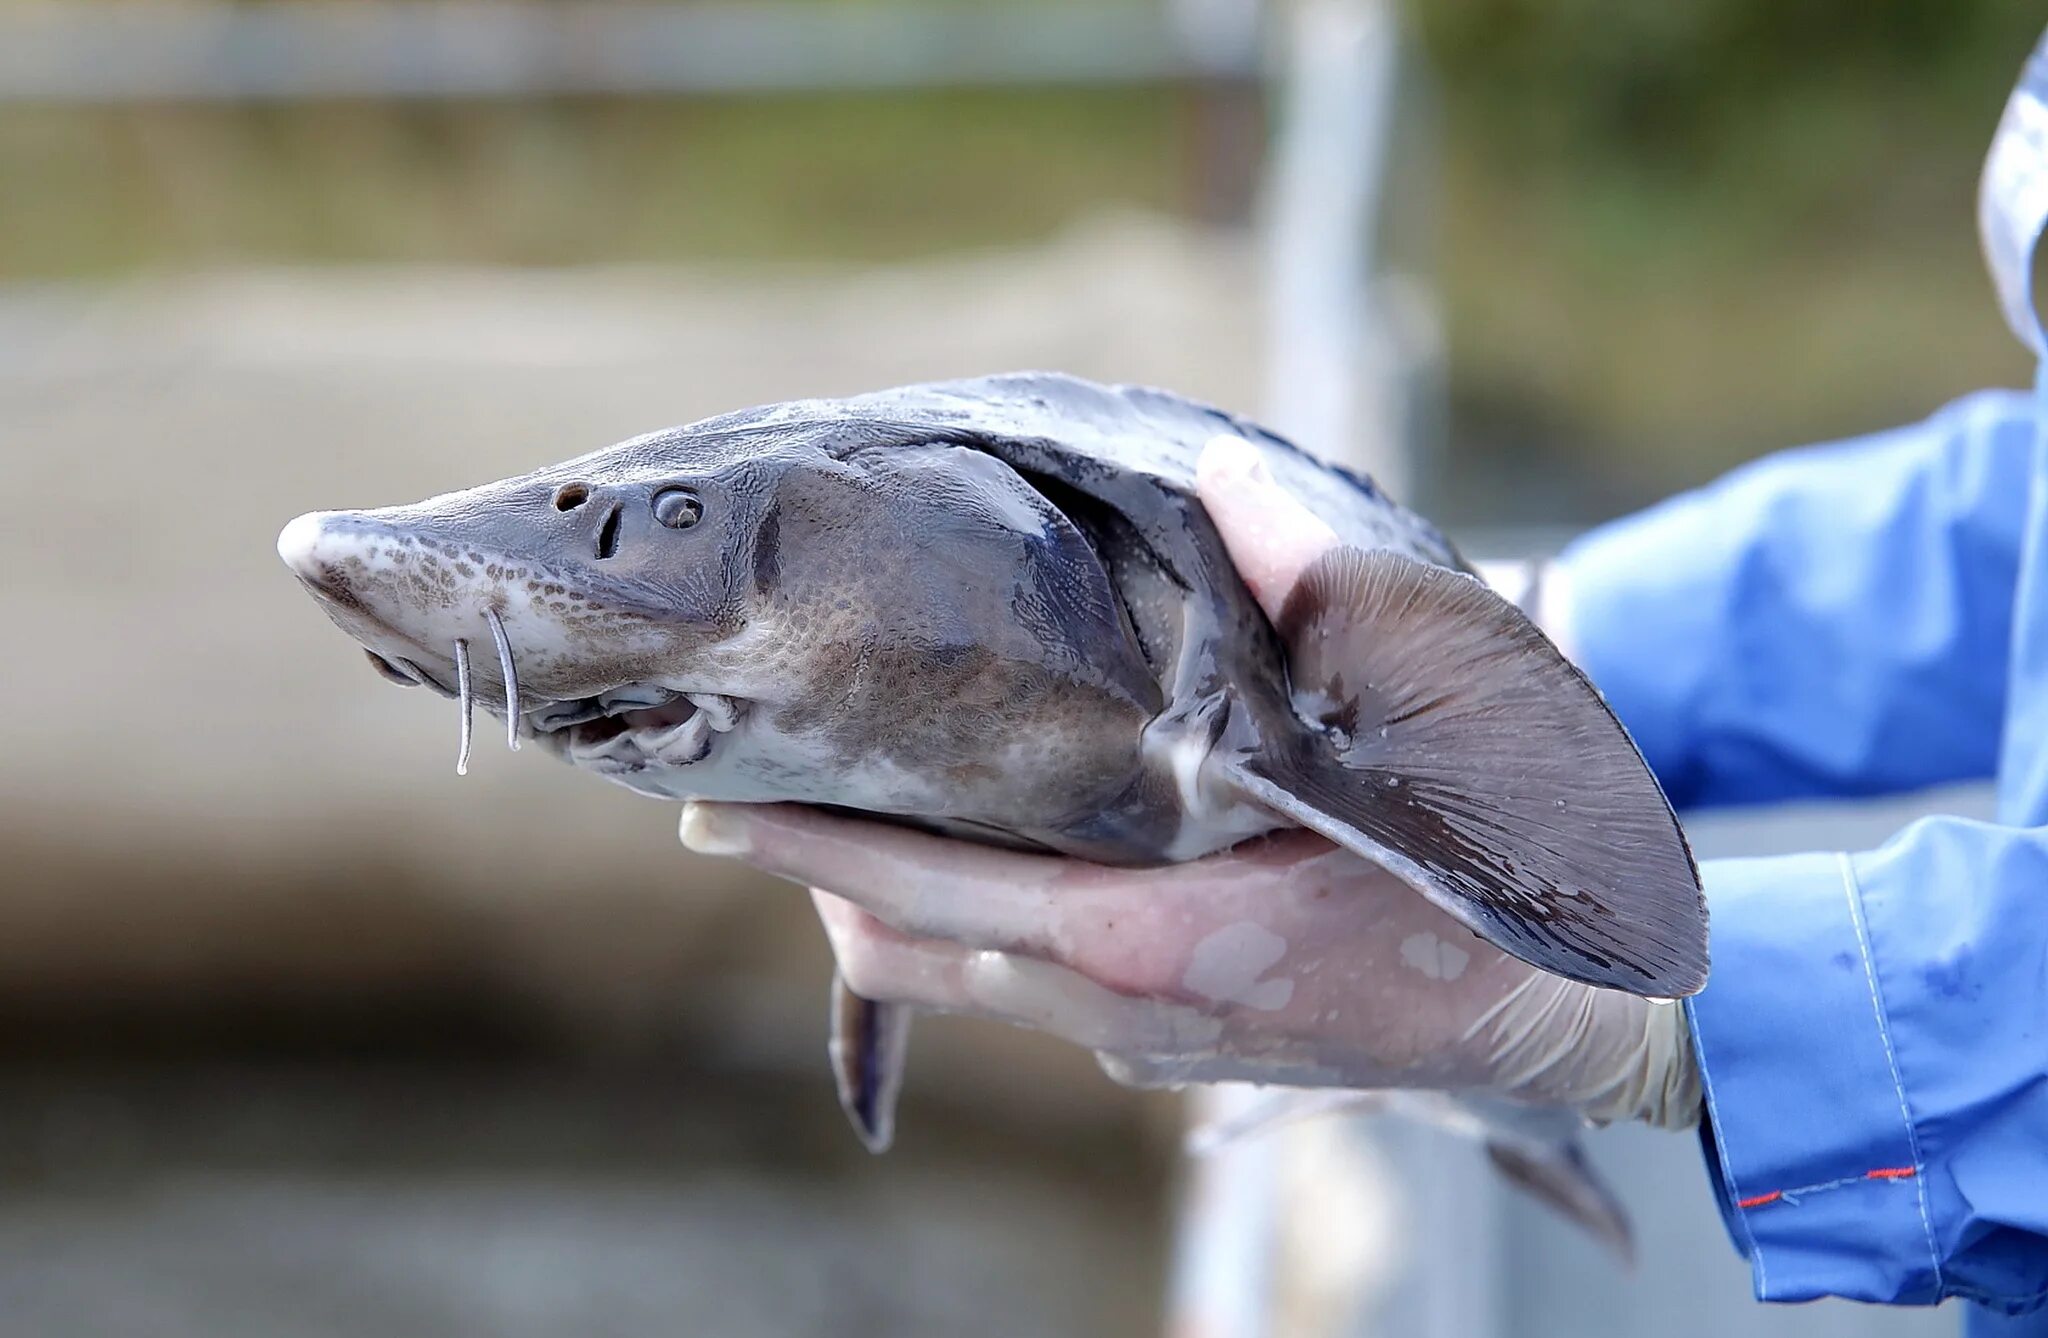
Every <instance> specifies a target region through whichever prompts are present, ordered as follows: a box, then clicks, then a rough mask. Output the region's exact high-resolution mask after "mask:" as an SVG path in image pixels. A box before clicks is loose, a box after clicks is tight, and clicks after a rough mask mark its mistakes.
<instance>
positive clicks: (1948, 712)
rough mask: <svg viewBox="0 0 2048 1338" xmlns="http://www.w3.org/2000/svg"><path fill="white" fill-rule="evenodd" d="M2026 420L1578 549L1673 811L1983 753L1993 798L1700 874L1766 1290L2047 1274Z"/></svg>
mask: <svg viewBox="0 0 2048 1338" xmlns="http://www.w3.org/2000/svg"><path fill="white" fill-rule="evenodd" d="M2039 421H2040V420H2039V416H2038V415H2037V413H2036V410H2035V405H2034V401H2033V397H2032V396H2029V395H2024V394H2010V393H1990V394H1984V395H1979V396H1975V397H1972V398H1970V399H1967V400H1964V401H1962V402H1960V403H1958V404H1955V405H1952V406H1950V407H1949V408H1947V409H1945V410H1943V411H1942V412H1941V413H1939V414H1937V415H1935V416H1934V417H1933V418H1932V419H1930V420H1928V421H1927V422H1926V423H1923V424H1920V425H1919V426H1916V427H1911V428H1906V429H1903V430H1901V431H1896V432H1890V433H1886V434H1884V435H1882V436H1879V437H1874V438H1870V439H1867V440H1863V441H1855V442H1849V443H1845V444H1841V445H1835V446H1824V447H1818V448H1812V449H1808V450H1805V451H1799V452H1794V453H1790V454H1787V455H1783V456H1778V457H1774V458H1772V459H1768V460H1765V461H1763V462H1761V463H1759V464H1757V465H1754V466H1751V467H1750V468H1748V469H1745V470H1742V471H1740V472H1738V473H1736V474H1734V475H1733V476H1731V477H1729V478H1728V479H1726V480H1724V481H1723V482H1721V483H1719V484H1717V485H1715V486H1714V487H1711V488H1708V489H1706V490H1705V491H1702V492H1699V493H1695V494H1691V495H1688V496H1684V497H1680V498H1678V499H1676V500H1674V501H1671V502H1668V503H1666V504H1664V505H1663V506H1661V507H1658V508H1656V509H1655V510H1652V511H1650V512H1648V513H1646V514H1644V515H1641V516H1637V517H1635V518H1632V519H1630V520H1626V521H1623V522H1621V523H1619V524H1616V525H1612V526H1609V527H1608V528H1606V529H1603V530H1600V531H1597V532H1595V533H1594V534H1592V535H1590V536H1588V537H1587V538H1586V539H1584V540H1582V541H1581V542H1580V543H1578V544H1577V545H1576V546H1574V547H1573V548H1572V549H1571V550H1570V551H1569V552H1568V553H1567V554H1566V556H1565V559H1564V568H1565V572H1566V574H1567V575H1566V579H1567V581H1568V585H1567V587H1566V588H1567V589H1568V590H1569V592H1570V594H1569V605H1568V607H1569V610H1570V615H1569V617H1570V630H1569V633H1568V635H1569V639H1570V640H1571V641H1572V643H1573V645H1574V647H1575V649H1576V651H1577V653H1578V656H1579V658H1580V660H1581V662H1582V663H1583V664H1584V665H1585V667H1586V670H1587V672H1588V674H1589V675H1590V676H1591V677H1592V679H1593V681H1594V682H1595V683H1597V684H1599V685H1600V687H1601V689H1602V690H1603V691H1605V692H1606V694H1607V696H1608V698H1609V700H1610V701H1611V702H1612V703H1613V705H1614V707H1615V710H1616V711H1617V712H1618V713H1619V714H1620V716H1621V718H1622V719H1623V721H1624V722H1626V723H1627V724H1628V726H1629V728H1630V729H1631V731H1633V732H1634V734H1635V736H1636V739H1637V742H1638V743H1640V744H1641V745H1642V748H1643V751H1644V754H1645V756H1647V757H1648V758H1649V761H1650V764H1651V766H1652V767H1654V768H1655V769H1656V771H1657V774H1658V775H1659V777H1661V778H1662V779H1663V781H1664V783H1665V785H1666V787H1667V788H1668V789H1669V791H1670V793H1671V797H1672V800H1673V802H1674V803H1676V804H1678V805H1679V806H1680V807H1681V808H1683V807H1687V806H1699V805H1706V804H1726V803H1743V802H1753V801H1764V800H1775V799H1790V798H1798V797H1812V796H1822V795H1864V794H1875V793H1882V792H1891V791H1901V790H1909V789H1914V788H1918V787H1921V786H1926V785H1930V784H1934V783H1937V782H1942V781H1953V780H1958V779H1963V778H1968V777H1988V776H1992V775H1994V774H1996V775H1997V777H1998V781H1999V798H2000V810H1999V821H1998V822H1997V824H1995V825H1993V824H1987V823H1982V822H1970V821H1964V820H1960V819H1953V818H1930V819H1927V820H1924V821H1921V822H1918V823H1915V824H1914V825H1913V826H1911V827H1909V828H1907V829H1906V830H1905V831H1903V832H1901V833H1899V834H1898V835H1897V836H1896V837H1894V838H1893V839H1892V840H1891V841H1889V842H1887V843H1886V844H1885V845H1884V846H1882V847H1881V848H1879V849H1877V850H1871V851H1859V852H1853V853H1847V854H1836V853H1827V854H1814V855H1801V856H1794V857H1790V858H1774V859H1754V860H1727V861H1717V862H1711V863H1709V864H1708V865H1706V867H1705V869H1704V870H1703V872H1704V874H1705V876H1706V883H1707V893H1708V898H1709V904H1710V907H1711V910H1712V914H1713V942H1712V947H1713V970H1712V974H1711V976H1710V978H1709V981H1708V985H1707V988H1706V990H1705V991H1704V992H1703V993H1702V994H1700V995H1699V996H1698V997H1697V998H1696V999H1694V1000H1693V1001H1692V1003H1691V1014H1692V1022H1693V1027H1694V1037H1695V1041H1696V1042H1697V1048H1698V1056H1699V1061H1700V1065H1701V1068H1702V1071H1703V1073H1704V1075H1705V1079H1706V1089H1707V1098H1708V1108H1709V1117H1708V1126H1709V1129H1710V1131H1711V1141H1710V1144H1709V1161H1710V1163H1711V1165H1712V1167H1713V1170H1714V1176H1715V1181H1716V1184H1717V1186H1718V1189H1719V1192H1720V1197H1721V1202H1722V1207H1723V1210H1724V1212H1725V1213H1726V1214H1727V1217H1728V1223H1729V1230H1730V1232H1731V1234H1732V1235H1733V1236H1734V1238H1735V1241H1736V1244H1737V1247H1738V1248H1740V1249H1741V1250H1742V1251H1743V1253H1744V1254H1746V1255H1747V1256H1748V1257H1749V1260H1750V1262H1751V1265H1752V1267H1753V1270H1754V1273H1755V1282H1756V1291H1757V1295H1758V1296H1759V1297H1761V1298H1763V1299H1765V1300H1773V1301H1795V1300H1805V1299H1809V1298H1812V1297H1816V1296H1822V1295H1836V1296H1849V1297H1857V1298H1860V1299H1863V1300H1871V1301H1902V1302H1913V1301H1919V1302H1932V1301H1935V1300H1938V1299H1940V1298H1943V1297H1947V1296H1966V1297H1970V1298H1972V1299H1974V1300H1979V1301H1983V1302H1985V1303H1986V1304H1989V1305H1993V1306H1998V1307H2005V1308H2024V1307H2031V1306H2033V1305H2036V1304H2038V1303H2039V1302H2040V1301H2041V1300H2042V1299H2043V1295H2044V1291H2048V581H2044V580H2043V579H2041V578H2044V577H2048V547H2044V546H2048V488H2044V486H2043V485H2044V483H2048V461H2044V459H2043V457H2042V451H2043V444H2042V437H2041V433H2040V431H2039ZM2030 575H2031V576H2032V577H2033V579H2029V576H2030Z"/></svg>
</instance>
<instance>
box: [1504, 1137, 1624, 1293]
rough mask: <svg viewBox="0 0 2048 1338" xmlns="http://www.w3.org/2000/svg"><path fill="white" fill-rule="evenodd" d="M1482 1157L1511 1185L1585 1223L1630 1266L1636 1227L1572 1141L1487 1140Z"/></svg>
mask: <svg viewBox="0 0 2048 1338" xmlns="http://www.w3.org/2000/svg"><path fill="white" fill-rule="evenodd" d="M1486 1157H1487V1160H1489V1161H1491V1162H1492V1163H1493V1164H1494V1167H1495V1169H1497V1170H1498V1171H1499V1172H1500V1173H1501V1174H1502V1175H1504V1176H1506V1177H1507V1179H1508V1181H1509V1183H1511V1184H1513V1185H1514V1186H1515V1188H1517V1189H1519V1190H1521V1191H1522V1192H1523V1193H1525V1194H1527V1195H1529V1196H1530V1197H1531V1198H1533V1199H1535V1200H1536V1201H1537V1202H1539V1203H1541V1204H1543V1206H1545V1207H1546V1208H1549V1209H1550V1210H1551V1211H1552V1212H1555V1213H1557V1214H1558V1215H1559V1216H1561V1217H1563V1218H1564V1219H1565V1220H1566V1221H1568V1222H1572V1223H1575V1224H1576V1225H1578V1226H1580V1227H1582V1228H1584V1229H1585V1231H1586V1232H1587V1233H1588V1234H1589V1235H1591V1236H1592V1237H1593V1239H1595V1240H1597V1241H1599V1242H1600V1243H1601V1244H1602V1245H1604V1246H1606V1247H1607V1248H1608V1249H1609V1250H1610V1251H1612V1252H1613V1254H1614V1257H1615V1258H1616V1259H1617V1260H1619V1261H1620V1262H1621V1263H1623V1264H1625V1265H1628V1266H1631V1267H1633V1266H1634V1264H1635V1261H1636V1242H1635V1232H1634V1231H1633V1230H1631V1229H1630V1227H1629V1222H1628V1210H1627V1209H1625V1208H1623V1207H1622V1206H1621V1200H1620V1199H1617V1198H1615V1197H1614V1191H1613V1190H1612V1189H1610V1188H1608V1185H1607V1182H1606V1181H1605V1180H1602V1179H1601V1178H1600V1173H1599V1172H1598V1171H1595V1170H1594V1169H1593V1163H1591V1162H1589V1161H1587V1160H1586V1151H1585V1149H1584V1148H1582V1147H1580V1146H1579V1144H1578V1143H1577V1142H1576V1141H1573V1142H1570V1143H1557V1144H1552V1145H1549V1146H1537V1145H1534V1144H1524V1143H1513V1142H1506V1141H1501V1140H1495V1141H1491V1142H1489V1143H1487V1145H1486Z"/></svg>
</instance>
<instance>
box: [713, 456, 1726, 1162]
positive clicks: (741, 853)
mask: <svg viewBox="0 0 2048 1338" xmlns="http://www.w3.org/2000/svg"><path fill="white" fill-rule="evenodd" d="M1198 492H1199V495H1200V498H1201V500H1202V502H1203V505H1204V507H1205V508H1206V509H1207V510H1208V512H1209V514H1210V516H1211V517H1212V518H1213V519H1214V521H1215V522H1216V524H1217V527H1218V529H1219V530H1220V531H1221V533H1222V535H1223V538H1224V541H1225V543H1226V544H1227V545H1228V547H1229V550H1230V554H1231V559H1232V561H1233V563H1234V564H1235V565H1236V567H1237V569H1238V571H1239V573H1240V575H1241V576H1242V577H1243V578H1244V580H1245V582H1246V584H1247V585H1248V586H1249V587H1250V588H1251V590H1252V592H1253V594H1254V595H1255V596H1256V597H1257V598H1258V600H1259V602H1260V604H1261V605H1262V607H1264V608H1265V609H1266V611H1267V613H1268V615H1269V616H1276V617H1277V615H1278V613H1279V610H1280V608H1281V607H1282V605H1283V604H1284V603H1285V602H1286V599H1287V596H1288V593H1289V592H1290V591H1291V590H1292V589H1293V587H1294V584H1295V581H1296V579H1297V578H1298V577H1299V575H1300V574H1301V572H1302V571H1303V570H1304V569H1305V568H1306V567H1307V566H1308V565H1309V564H1310V563H1312V562H1313V561H1314V560H1315V559H1316V558H1317V557H1319V556H1320V555H1321V554H1322V553H1323V552H1324V551H1325V550H1327V549H1328V548H1330V547H1331V546H1333V545H1334V544H1335V542H1336V539H1335V536H1334V535H1333V534H1332V533H1331V532H1330V531H1329V529H1328V528H1327V527H1326V526H1324V525H1323V524H1322V523H1321V522H1320V521H1319V520H1318V519H1316V517H1315V516H1314V515H1312V514H1311V513H1310V512H1309V511H1308V510H1307V509H1306V508H1305V507H1303V506H1302V505H1301V504H1300V503H1299V502H1297V501H1296V500H1295V499H1294V498H1292V497H1290V496H1288V495H1287V494H1286V493H1285V492H1284V491H1283V490H1281V489H1280V488H1279V487H1278V486H1277V484H1275V483H1274V482H1273V480H1272V479H1271V477H1270V476H1269V475H1267V474H1266V472H1265V470H1264V468H1263V466H1262V465H1261V464H1260V463H1259V461H1258V457H1257V454H1256V452H1255V451H1254V450H1252V449H1251V448H1250V447H1249V446H1247V445H1245V444H1244V443H1242V442H1238V441H1236V440H1235V439H1234V438H1219V439H1218V440H1217V441H1214V442H1212V443H1210V445H1209V448H1208V449H1207V450H1205V451H1204V453H1203V456H1202V460H1201V466H1200V470H1199V472H1198ZM682 831H683V839H684V841H685V843H686V844H688V845H690V846H691V847H692V848H693V849H696V850H699V851H703V852H705V853H714V854H723V855H731V856H734V857H736V858H739V859H742V860H745V861H746V862H748V863H750V864H753V865H755V866H756V867H758V868H761V869H763V870H765V871H767V872H770V873H773V874H777V875H779V876H781V877H784V878H788V879H791V880H792V881H796V882H800V883H805V884H808V885H811V886H813V887H819V888H829V889H830V891H829V892H823V891H820V892H814V894H813V895H814V898H815V900H816V902H817V906H818V911H819V914H820V917H821V918H822V919H823V921H824V923H825V927H826V930H827V933H828V934H829V935H830V937H831V940H832V945H833V950H834V953H835V954H836V956H837V958H838V960H839V965H840V970H841V972H842V974H843V976H844V978H845V980H846V982H847V984H848V985H849V986H850V987H851V988H852V989H853V990H854V991H856V992H857V993H859V994H861V995H863V996H865V997H867V998H870V999H876V1000H881V1001H886V1002H892V1003H901V1004H907V1005H910V1006H913V1007H916V1008H920V1009H927V1010H933V1011H945V1012H960V1013H969V1014H976V1015H980V1016H986V1017H994V1018H999V1019H1001V1020H1004V1021H1009V1022H1013V1023H1017V1024H1019V1025H1024V1026H1031V1027H1036V1028H1039V1029H1041V1030H1044V1031H1047V1032H1050V1033H1052V1034H1054V1035H1057V1036H1060V1037H1063V1038H1065V1039H1067V1040H1070V1041H1073V1042H1074V1043H1076V1044H1079V1045H1083V1046H1086V1047H1087V1048H1089V1049H1091V1050H1093V1051H1095V1052H1096V1054H1097V1055H1098V1057H1099V1058H1100V1059H1101V1061H1102V1063H1103V1066H1104V1068H1105V1069H1106V1070H1107V1071H1108V1072H1109V1073H1110V1074H1111V1075H1112V1076H1113V1077H1116V1078H1118V1079H1119V1080H1121V1081H1124V1082H1128V1083H1132V1084H1135V1085H1143V1086H1156V1085H1171V1084H1178V1083H1184V1082H1218V1081H1251V1082H1264V1083H1275V1084H1284V1085H1288V1086H1298V1087H1359V1088H1372V1087H1408V1088H1427V1089H1440V1090H1454V1091H1461V1092H1481V1093H1486V1094H1490V1095H1494V1096H1500V1097H1505V1098H1509V1099H1512V1100H1517V1101H1525V1102H1531V1103H1536V1104H1541V1105H1550V1106H1565V1107H1570V1108H1573V1109H1577V1110H1579V1111H1580V1112H1582V1113H1584V1114H1585V1115H1587V1116H1588V1117H1590V1118H1593V1119H1597V1120H1616V1119H1628V1118H1636V1119H1643V1120H1647V1121H1649V1122H1651V1123H1655V1124H1662V1125H1672V1126H1677V1125H1684V1124H1690V1123H1692V1122H1693V1121H1694V1120H1695V1119H1696V1118H1697V1110H1698V1105H1699V1079H1698V1075H1697V1072H1696V1069H1695V1066H1694V1063H1693V1060H1692V1055H1691V1047H1690V1042H1689V1039H1688V1037H1687V1035H1686V1030H1685V1023H1684V1018H1683V1014H1682V1012H1681V1010H1679V1009H1678V1008H1676V1007H1675V1006H1671V1005H1668V1004H1662V1003H1653V1002H1651V1001H1648V1000H1644V999H1640V998H1637V997H1635V996H1633V995H1630V994H1626V993H1621V992H1617V991H1611V990H1602V989H1597V988H1594V987H1592V986H1587V985H1582V984H1578V983H1576V982H1572V981H1567V980H1564V979H1562V978H1559V977H1556V976H1551V975H1548V974H1546V973H1544V972H1541V971H1538V970H1536V969H1535V968H1533V967H1530V966H1528V965H1526V964H1524V963H1523V962H1521V961H1519V960H1517V959H1515V958H1513V957H1510V956H1508V955H1507V954H1505V953H1502V952H1501V951H1500V950H1499V949H1497V948H1494V947H1493V946H1492V945H1491V944H1489V943H1487V942H1486V941H1485V940H1483V939H1481V938H1479V937H1478V936H1476V935H1475V934H1473V933H1472V932H1471V931H1470V930H1468V929H1466V928H1465V927H1464V926H1463V925H1461V924H1459V923H1458V922H1457V921H1456V920H1454V919H1452V918H1451V917H1450V916H1449V915H1447V914H1445V913H1444V912H1443V911H1441V910H1439V909H1437V908H1436V907H1435V906H1434V905H1432V904H1431V903H1430V902H1429V901H1427V900H1426V899H1424V898H1423V897H1421V896H1420V895H1418V894H1417V893H1416V892H1414V891H1413V890H1412V889H1410V888H1409V887H1408V886H1407V885H1406V884H1404V883H1402V882H1401V881H1399V880H1398V879H1396V878H1395V877H1394V876H1393V875H1391V874H1389V873H1387V872H1385V871H1384V870H1382V869H1380V868H1378V867H1377V866H1376V865H1373V864H1371V863H1370V862H1368V861H1366V860H1364V859H1362V858H1360V857H1359V856H1357V855H1354V854H1352V853H1350V852H1348V851H1345V850H1343V849H1341V848H1339V847H1336V846H1334V845H1332V844H1331V843H1330V842H1328V841H1326V840H1324V839H1323V838H1321V837H1319V836H1316V835H1313V834H1311V833H1308V832H1305V831H1290V832H1285V833H1282V834H1279V835H1276V836H1273V837H1269V838H1265V839H1263V840H1258V841H1253V842H1249V843H1247V844H1246V845H1243V846H1240V847H1238V848H1237V849H1234V850H1231V851H1226V852H1224V853H1222V854H1218V855H1214V856H1210V857H1209V858H1206V859H1202V860H1198V861H1194V862H1192V863H1187V864H1180V865H1172V866H1167V867H1164V868H1155V869H1119V868H1107V867H1103V866H1098V865H1093V864H1088V863H1084V862H1081V861H1076V860H1067V859H1062V858H1058V857H1054V856H1046V855H1027V854H1018V853H1014V852H1009V851H1001V850H995V849H991V848H987V847H983V846H978V845H973V844H969V843H965V842H956V841H950V840H946V839H943V838H939V837H933V836H927V835H924V834H921V833H917V832H911V831H906V830H903V829H900V828H896V827H890V826H885V825H882V824H875V823H866V822H860V821H857V820H852V819H847V818H841V817H837V816H833V815H829V814H825V813H821V812H817V811H814V810H810V809H805V808H800V807H796V806H789V805H772V806H754V805H727V804H708V803H694V804H691V805H690V806H689V807H688V808H687V809H686V811H685V814H684V819H683V828H682Z"/></svg>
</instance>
